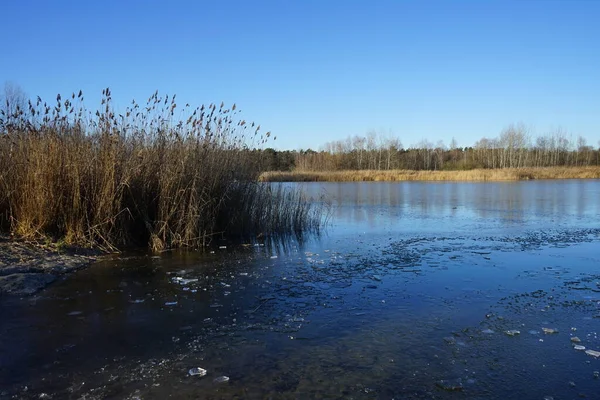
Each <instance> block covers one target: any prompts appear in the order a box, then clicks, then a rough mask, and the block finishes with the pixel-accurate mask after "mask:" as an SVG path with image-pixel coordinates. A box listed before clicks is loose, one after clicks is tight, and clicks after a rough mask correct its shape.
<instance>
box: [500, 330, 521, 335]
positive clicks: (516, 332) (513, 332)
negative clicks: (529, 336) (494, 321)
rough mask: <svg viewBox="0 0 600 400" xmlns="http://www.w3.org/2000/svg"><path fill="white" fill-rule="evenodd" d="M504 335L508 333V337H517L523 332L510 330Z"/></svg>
mask: <svg viewBox="0 0 600 400" xmlns="http://www.w3.org/2000/svg"><path fill="white" fill-rule="evenodd" d="M504 333H506V334H507V335H508V336H515V335H520V334H521V331H519V330H516V329H509V330H508V331H505V332H504Z"/></svg>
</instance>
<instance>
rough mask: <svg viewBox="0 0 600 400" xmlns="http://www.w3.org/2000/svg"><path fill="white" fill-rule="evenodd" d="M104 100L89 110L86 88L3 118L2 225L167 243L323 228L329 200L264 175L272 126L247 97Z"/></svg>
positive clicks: (52, 234)
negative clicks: (235, 101)
mask: <svg viewBox="0 0 600 400" xmlns="http://www.w3.org/2000/svg"><path fill="white" fill-rule="evenodd" d="M101 107H102V108H101V109H100V110H98V111H96V112H91V111H88V110H86V109H85V107H84V106H83V94H82V93H81V92H79V94H78V95H75V94H72V96H70V97H69V98H67V99H65V100H63V99H61V97H60V96H58V97H57V102H56V104H55V105H48V104H47V103H44V102H43V101H42V100H41V99H40V98H38V100H37V102H36V103H35V104H32V103H31V102H30V103H29V105H28V109H17V111H16V112H15V113H13V114H12V115H0V231H2V232H4V233H9V234H11V235H12V236H13V237H18V238H51V239H53V240H61V241H64V242H65V243H67V244H74V245H80V246H81V245H88V246H96V247H100V248H103V249H106V250H116V249H119V248H122V247H126V246H139V245H146V244H147V245H149V246H150V247H151V248H153V249H154V250H161V249H165V248H173V247H202V246H206V245H208V244H209V243H210V241H211V239H212V238H213V237H214V236H215V235H220V236H223V237H226V238H234V237H243V238H245V239H247V238H251V237H256V236H257V235H265V236H268V235H275V234H276V235H285V234H301V233H302V232H305V231H307V230H318V229H319V226H320V224H321V219H322V217H323V215H322V213H321V210H320V209H319V208H318V206H315V205H314V204H313V203H310V202H309V201H307V199H305V198H304V197H303V196H302V195H301V194H300V193H297V192H292V191H289V190H286V189H283V188H279V189H276V190H274V188H273V187H272V186H271V185H266V184H262V183H258V182H257V180H258V177H259V175H260V171H259V168H258V166H257V160H256V157H253V156H252V152H251V151H249V150H250V149H251V148H254V147H257V146H261V145H263V144H264V143H266V142H267V141H268V140H269V138H270V133H269V132H267V133H265V134H263V133H261V132H260V126H257V125H255V124H254V123H247V122H246V121H244V120H243V119H241V118H240V117H239V114H238V113H239V111H237V110H236V106H235V105H233V107H231V108H226V107H225V106H224V105H223V104H221V106H220V107H218V106H216V105H214V104H211V105H210V106H208V107H204V106H202V107H199V108H190V106H189V105H186V106H185V107H183V108H181V110H180V109H179V108H178V106H177V104H176V101H175V96H173V97H171V98H169V96H165V97H161V96H159V95H158V92H157V93H155V94H154V95H152V96H151V97H150V98H149V99H148V101H147V103H146V105H145V106H140V105H139V104H138V103H136V102H135V101H134V102H132V104H131V105H130V106H129V107H127V109H126V110H125V111H124V112H123V113H122V114H117V113H116V112H115V111H114V108H113V105H112V98H111V93H110V90H109V89H106V90H105V91H103V98H102V106H101Z"/></svg>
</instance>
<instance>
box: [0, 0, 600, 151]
mask: <svg viewBox="0 0 600 400" xmlns="http://www.w3.org/2000/svg"><path fill="white" fill-rule="evenodd" d="M2 14H3V17H2V24H1V25H0V37H2V43H3V44H2V53H1V54H2V57H1V58H2V61H0V84H1V83H2V81H12V82H15V83H17V84H19V85H20V86H21V87H22V88H23V89H24V90H25V92H26V93H27V94H28V95H29V96H32V97H33V96H36V95H40V96H42V97H43V98H45V99H48V100H53V99H54V98H55V97H56V94H57V93H59V92H60V93H62V94H65V93H71V92H73V91H77V90H79V89H82V90H83V91H84V93H85V95H86V104H87V105H88V106H94V107H95V106H96V103H95V102H96V101H98V100H99V98H100V95H101V90H102V88H104V87H110V88H111V90H112V92H113V98H114V99H115V100H116V101H117V103H118V104H119V105H123V107H124V106H125V105H126V104H127V103H129V102H130V101H131V100H132V99H133V98H135V99H137V100H139V101H143V102H145V100H146V99H147V98H148V97H149V95H150V94H152V93H153V92H154V91H155V90H157V89H158V90H159V91H160V92H161V93H169V94H173V93H176V94H177V96H178V99H179V101H180V103H184V102H189V103H190V104H193V105H200V104H202V103H207V104H208V103H210V102H221V101H225V103H227V104H232V103H234V102H235V103H237V104H238V106H239V107H240V108H241V109H242V112H243V114H242V115H243V116H244V118H246V119H248V120H254V121H256V122H257V123H260V124H261V125H262V127H263V130H264V131H267V130H270V131H272V132H273V133H274V134H275V135H277V137H278V139H277V141H276V142H275V143H274V147H276V148H279V149H282V148H290V149H298V148H308V147H312V148H318V147H319V146H320V145H321V144H323V143H324V142H326V141H330V140H337V139H343V138H345V137H347V136H348V135H352V136H354V135H364V134H366V132H367V131H369V130H372V129H375V130H381V131H385V132H388V131H390V130H391V131H392V132H393V133H394V134H395V135H396V136H398V137H400V139H401V140H402V142H403V144H404V145H405V146H408V145H411V144H414V143H417V142H419V141H421V140H422V139H428V140H430V141H432V142H436V141H437V140H440V139H443V140H445V142H446V144H448V143H449V142H450V139H451V138H452V137H453V136H454V137H456V139H457V140H458V144H459V145H461V146H465V145H471V144H473V143H474V142H475V141H476V140H478V139H479V138H481V137H483V136H487V137H492V136H497V135H498V134H499V132H500V131H501V130H502V128H504V127H506V126H507V125H508V124H510V123H513V122H514V123H517V122H523V123H524V124H526V125H528V126H530V127H532V128H533V133H535V134H539V133H544V132H547V131H548V130H550V129H552V128H557V127H562V128H564V129H565V130H566V131H567V132H568V133H569V134H572V135H573V136H574V137H576V136H577V135H582V136H584V137H586V138H587V139H588V142H590V144H594V146H597V145H598V140H600V22H599V21H600V1H595V0H589V1H542V0H537V1H536V0H529V1H528V0H524V1H411V2H409V1H366V0H365V1H353V0H343V1H342V0H336V1H334V0H318V1H312V0H309V1H286V0H281V1H259V0H253V1H219V0H213V1H169V2H167V1H160V2H155V1H112V0H106V1H81V0H79V1H61V0H55V1H38V2H35V1H27V0H20V1H7V2H5V4H3V5H2Z"/></svg>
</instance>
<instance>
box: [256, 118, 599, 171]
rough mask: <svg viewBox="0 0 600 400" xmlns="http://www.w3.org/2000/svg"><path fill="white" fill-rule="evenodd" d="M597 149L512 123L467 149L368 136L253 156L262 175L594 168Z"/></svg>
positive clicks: (258, 152) (563, 134) (560, 133)
mask: <svg viewBox="0 0 600 400" xmlns="http://www.w3.org/2000/svg"><path fill="white" fill-rule="evenodd" d="M598 146H599V147H597V148H594V147H593V146H591V145H589V144H588V143H587V141H586V139H585V138H583V137H582V136H579V137H577V138H576V139H574V138H573V137H572V136H569V135H567V133H566V132H565V131H563V130H560V129H557V130H554V131H552V132H550V133H548V134H546V135H541V136H536V137H533V136H532V135H531V134H530V133H529V131H528V129H527V128H526V127H525V126H524V125H522V124H517V125H514V124H513V125H510V126H508V127H507V128H506V129H504V130H503V131H502V132H501V133H500V135H499V136H498V137H496V138H482V139H480V140H478V141H477V142H476V143H475V144H474V145H473V146H471V147H459V146H458V144H457V142H456V140H455V139H454V138H453V139H452V140H451V142H450V145H449V146H446V145H445V144H444V142H443V141H438V142H437V143H435V144H434V143H432V142H429V141H427V140H422V141H421V142H419V143H417V144H416V145H414V146H411V147H408V148H405V147H404V146H403V145H402V142H401V141H400V139H399V138H397V137H391V136H385V135H381V134H377V133H376V132H369V133H368V134H367V135H366V136H354V137H348V138H347V139H345V140H338V141H332V142H328V143H326V144H325V145H324V146H323V147H322V148H321V149H320V150H318V151H315V150H312V149H308V150H299V151H289V150H285V151H277V150H274V149H271V148H268V149H264V150H254V152H255V155H256V156H258V158H259V161H258V162H259V163H260V167H261V169H262V170H263V171H290V170H293V169H297V170H304V171H339V170H362V169H370V170H390V169H411V170H467V169H474V168H485V169H491V168H522V167H555V166H600V142H599V143H598Z"/></svg>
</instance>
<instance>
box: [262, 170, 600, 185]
mask: <svg viewBox="0 0 600 400" xmlns="http://www.w3.org/2000/svg"><path fill="white" fill-rule="evenodd" d="M532 179H600V167H547V168H505V169H473V170H467V171H412V170H391V171H377V170H360V171H321V172H313V171H306V172H305V171H292V172H279V171H272V172H265V173H263V174H262V175H261V176H260V180H262V181H265V182H364V181H388V182H394V181H466V182H488V181H520V180H532Z"/></svg>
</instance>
